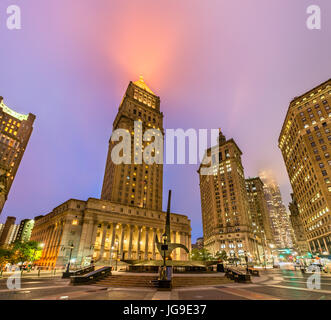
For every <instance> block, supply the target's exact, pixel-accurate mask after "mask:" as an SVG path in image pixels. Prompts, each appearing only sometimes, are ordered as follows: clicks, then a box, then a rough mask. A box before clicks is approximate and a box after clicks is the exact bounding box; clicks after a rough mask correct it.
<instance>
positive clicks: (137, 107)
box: [101, 77, 164, 210]
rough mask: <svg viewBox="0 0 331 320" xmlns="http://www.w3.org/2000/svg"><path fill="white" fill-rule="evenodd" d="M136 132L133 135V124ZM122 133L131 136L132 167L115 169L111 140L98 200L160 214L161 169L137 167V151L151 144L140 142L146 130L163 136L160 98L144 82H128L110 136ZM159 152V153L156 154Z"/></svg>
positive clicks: (150, 166) (158, 165) (124, 166)
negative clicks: (153, 130)
mask: <svg viewBox="0 0 331 320" xmlns="http://www.w3.org/2000/svg"><path fill="white" fill-rule="evenodd" d="M135 122H136V126H137V125H138V127H136V132H135V126H134V124H135ZM116 129H125V130H127V131H128V132H130V133H131V136H132V137H131V160H132V161H131V163H130V164H121V165H116V164H115V163H114V162H113V160H112V150H113V148H114V146H115V145H116V142H115V141H112V140H110V142H109V151H108V156H107V162H106V170H105V176H104V182H103V188H102V194H101V199H102V200H109V201H114V202H118V203H121V204H125V205H132V206H137V207H140V208H146V209H151V210H162V185H163V182H162V179H163V165H162V164H152V165H149V164H147V163H145V161H144V160H145V158H144V159H142V161H141V162H142V163H141V164H140V156H141V154H140V148H141V149H142V150H144V148H146V147H147V146H148V145H149V143H150V142H143V141H142V139H141V138H142V137H144V135H145V132H146V130H147V129H158V130H159V131H160V132H161V133H158V134H162V135H163V134H164V130H163V113H162V112H160V98H159V97H158V96H156V95H155V94H154V93H153V91H152V90H151V89H150V88H149V87H148V86H147V85H146V83H145V82H144V80H143V78H142V77H140V79H139V80H138V81H136V82H130V84H129V86H128V88H127V90H126V93H125V95H124V97H123V99H122V102H121V104H120V106H119V110H118V113H117V116H116V118H115V121H114V123H113V132H114V131H115V130H116ZM156 152H160V151H156Z"/></svg>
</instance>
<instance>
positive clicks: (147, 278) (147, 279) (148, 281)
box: [94, 274, 233, 288]
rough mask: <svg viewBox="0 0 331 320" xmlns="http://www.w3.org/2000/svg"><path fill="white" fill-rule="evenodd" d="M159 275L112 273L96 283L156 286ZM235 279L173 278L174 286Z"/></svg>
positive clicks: (113, 285) (209, 283)
mask: <svg viewBox="0 0 331 320" xmlns="http://www.w3.org/2000/svg"><path fill="white" fill-rule="evenodd" d="M157 279H158V275H155V276H154V275H139V276H137V275H126V274H123V275H111V276H108V277H106V278H104V279H102V280H99V281H96V282H95V283H94V284H95V285H97V286H103V287H144V288H154V287H155V285H154V283H153V282H155V281H156V280H157ZM232 282H233V281H232V280H230V279H228V278H226V277H224V276H208V277H204V276H199V275H195V276H174V277H173V279H172V287H173V288H182V287H195V286H208V285H221V284H225V283H232Z"/></svg>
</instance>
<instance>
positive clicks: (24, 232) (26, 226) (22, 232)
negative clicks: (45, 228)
mask: <svg viewBox="0 0 331 320" xmlns="http://www.w3.org/2000/svg"><path fill="white" fill-rule="evenodd" d="M33 226H34V220H30V219H24V220H22V221H21V223H20V224H19V226H18V230H17V234H16V237H15V241H20V242H26V241H29V240H30V238H31V233H32V229H33Z"/></svg>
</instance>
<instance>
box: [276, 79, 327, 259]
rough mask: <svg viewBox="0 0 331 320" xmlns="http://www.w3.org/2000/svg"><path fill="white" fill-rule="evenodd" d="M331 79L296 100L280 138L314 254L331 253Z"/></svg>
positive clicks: (288, 112)
mask: <svg viewBox="0 0 331 320" xmlns="http://www.w3.org/2000/svg"><path fill="white" fill-rule="evenodd" d="M330 122H331V79H329V80H328V81H326V82H324V83H322V84H320V85H319V86H317V87H315V88H313V89H311V90H309V91H308V92H306V93H304V94H303V95H301V96H299V97H296V98H294V99H293V100H292V101H291V103H290V105H289V108H288V111H287V114H286V117H285V121H284V124H283V127H282V130H281V133H280V136H279V141H278V142H279V148H280V150H281V152H282V155H283V159H284V162H285V165H286V169H287V173H288V175H289V179H290V182H291V186H292V190H293V193H294V196H295V199H296V202H297V205H298V208H299V215H300V218H301V220H302V222H303V227H304V232H305V236H306V238H307V241H308V244H309V247H310V250H311V252H314V253H323V252H326V253H330V252H331V216H330V206H331V156H330V155H331V151H330V144H331V132H330V130H331V123H330Z"/></svg>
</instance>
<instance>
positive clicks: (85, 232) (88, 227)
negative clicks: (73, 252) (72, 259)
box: [77, 217, 93, 264]
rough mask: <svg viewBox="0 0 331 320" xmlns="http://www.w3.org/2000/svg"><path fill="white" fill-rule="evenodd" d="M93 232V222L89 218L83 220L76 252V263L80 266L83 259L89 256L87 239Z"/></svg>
mask: <svg viewBox="0 0 331 320" xmlns="http://www.w3.org/2000/svg"><path fill="white" fill-rule="evenodd" d="M92 232H93V220H92V219H90V218H88V217H87V218H85V219H84V221H83V226H82V231H81V236H80V241H79V247H78V252H77V263H80V264H82V263H83V259H84V257H86V256H88V255H89V254H90V251H89V248H90V246H91V244H90V243H89V242H90V241H89V238H90V237H91V233H92Z"/></svg>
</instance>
